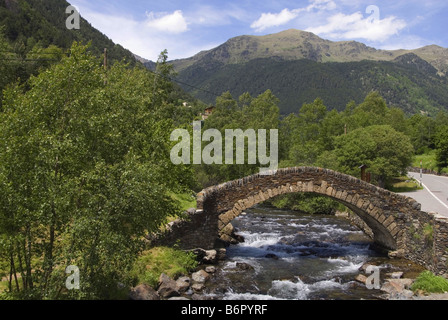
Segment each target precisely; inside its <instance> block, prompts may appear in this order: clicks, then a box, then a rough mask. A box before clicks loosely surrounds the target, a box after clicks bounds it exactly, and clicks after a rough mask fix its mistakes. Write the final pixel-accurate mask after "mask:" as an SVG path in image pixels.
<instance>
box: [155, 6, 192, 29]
mask: <svg viewBox="0 0 448 320" xmlns="http://www.w3.org/2000/svg"><path fill="white" fill-rule="evenodd" d="M146 15H147V17H148V20H147V21H146V25H147V26H148V27H149V28H153V29H155V30H157V31H159V32H166V33H174V34H176V33H183V32H185V31H187V30H188V23H187V21H186V20H185V18H184V16H183V13H182V11H181V10H176V11H174V12H173V13H172V14H166V13H154V12H149V13H147V14H146Z"/></svg>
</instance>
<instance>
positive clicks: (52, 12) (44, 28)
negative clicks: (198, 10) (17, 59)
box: [0, 0, 137, 64]
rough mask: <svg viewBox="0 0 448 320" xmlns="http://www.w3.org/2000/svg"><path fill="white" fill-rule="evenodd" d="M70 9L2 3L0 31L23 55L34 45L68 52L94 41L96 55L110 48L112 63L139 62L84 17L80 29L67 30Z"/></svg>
mask: <svg viewBox="0 0 448 320" xmlns="http://www.w3.org/2000/svg"><path fill="white" fill-rule="evenodd" d="M69 5H70V4H69V3H68V2H67V1H65V0H0V28H3V33H4V34H5V36H6V38H7V39H8V40H9V41H10V42H11V43H13V44H14V47H15V48H20V47H22V48H24V49H21V50H24V51H27V50H31V49H32V48H33V46H35V45H39V46H41V47H44V48H45V47H48V46H49V45H55V46H57V47H59V48H63V49H69V48H70V47H71V45H72V43H73V41H81V42H83V43H85V44H87V43H88V42H89V41H91V42H92V46H91V50H92V51H93V52H94V53H95V54H96V55H101V54H102V53H103V52H104V48H107V50H108V51H107V52H108V58H109V59H110V60H111V61H116V60H122V59H125V60H127V61H129V62H131V63H132V64H134V63H135V62H136V61H137V60H136V59H135V57H134V55H133V54H132V53H131V52H130V51H129V50H126V49H124V48H123V47H122V46H120V45H118V44H115V43H114V42H113V41H112V40H111V39H109V38H108V37H107V36H106V35H104V34H103V33H101V32H100V31H98V30H97V29H95V28H93V27H92V25H91V24H90V23H89V22H88V21H86V20H85V19H83V18H82V16H81V19H80V29H78V30H77V29H73V30H68V29H67V28H66V23H65V22H66V19H67V18H68V17H69V14H67V13H66V8H67V7H68V6H69Z"/></svg>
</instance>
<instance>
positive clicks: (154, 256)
mask: <svg viewBox="0 0 448 320" xmlns="http://www.w3.org/2000/svg"><path fill="white" fill-rule="evenodd" d="M197 264H198V263H197V261H196V258H195V256H194V254H193V253H191V252H189V253H188V252H185V251H182V250H179V249H175V248H168V247H155V248H152V249H150V250H148V251H145V252H144V253H143V254H142V255H141V256H140V257H139V258H138V260H137V262H136V263H135V265H134V268H133V270H132V276H134V277H136V278H137V279H138V282H139V283H146V284H148V285H150V286H152V287H153V288H156V287H157V284H158V281H159V277H160V275H161V274H162V273H165V274H166V275H168V276H169V277H171V278H173V279H176V278H177V277H179V276H181V275H187V274H188V273H189V272H190V271H192V270H194V269H195V268H196V267H197Z"/></svg>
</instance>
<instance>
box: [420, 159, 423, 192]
mask: <svg viewBox="0 0 448 320" xmlns="http://www.w3.org/2000/svg"><path fill="white" fill-rule="evenodd" d="M422 176H423V160H420V187H421V186H422V185H423V182H422V178H423V177H422Z"/></svg>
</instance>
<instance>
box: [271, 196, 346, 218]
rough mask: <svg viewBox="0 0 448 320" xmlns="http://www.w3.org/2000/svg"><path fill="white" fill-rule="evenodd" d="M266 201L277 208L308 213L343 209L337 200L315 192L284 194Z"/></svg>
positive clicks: (331, 211) (325, 212)
mask: <svg viewBox="0 0 448 320" xmlns="http://www.w3.org/2000/svg"><path fill="white" fill-rule="evenodd" d="M268 202H269V203H270V204H271V205H273V206H274V207H276V208H279V209H289V210H294V211H301V212H304V213H308V214H334V213H335V212H336V211H338V210H340V211H344V208H343V206H342V205H341V204H340V203H338V202H337V201H334V200H332V199H330V198H327V197H323V196H319V195H315V194H306V193H292V194H286V195H281V196H278V197H275V198H274V199H271V200H269V201H268Z"/></svg>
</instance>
